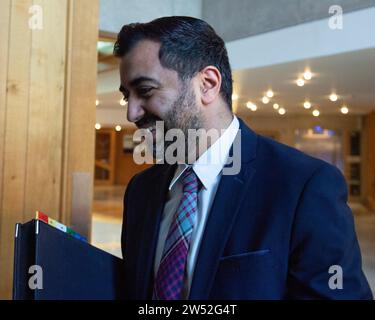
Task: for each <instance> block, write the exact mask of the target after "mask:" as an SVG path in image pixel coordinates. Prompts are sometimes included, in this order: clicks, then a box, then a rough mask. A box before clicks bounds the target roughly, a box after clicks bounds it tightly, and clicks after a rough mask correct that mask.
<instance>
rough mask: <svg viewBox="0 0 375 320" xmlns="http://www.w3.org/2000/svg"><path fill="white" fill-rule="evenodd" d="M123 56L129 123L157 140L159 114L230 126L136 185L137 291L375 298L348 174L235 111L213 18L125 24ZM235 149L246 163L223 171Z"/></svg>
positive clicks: (131, 289)
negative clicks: (256, 128)
mask: <svg viewBox="0 0 375 320" xmlns="http://www.w3.org/2000/svg"><path fill="white" fill-rule="evenodd" d="M115 55H116V56H118V57H120V59H121V63H120V76H121V86H120V90H121V91H122V92H123V94H124V98H125V99H126V100H127V101H128V110H127V117H128V120H129V121H131V122H134V123H135V124H136V125H137V126H138V127H139V128H148V129H149V130H150V131H151V132H153V138H154V139H153V142H156V140H157V139H156V135H155V130H154V129H155V124H156V122H157V121H163V123H164V124H165V129H166V130H170V129H174V128H177V129H181V131H182V132H183V133H187V132H188V130H189V129H195V130H199V129H204V130H207V131H208V130H211V129H215V130H217V132H220V133H221V134H220V136H219V137H217V138H216V139H213V140H211V141H210V143H209V144H208V146H207V148H206V149H203V150H201V149H200V148H198V147H196V142H197V140H194V139H192V140H189V139H187V138H186V141H185V142H187V143H186V146H187V147H188V148H190V149H191V150H193V151H194V152H191V150H187V151H186V152H185V153H184V157H185V158H184V160H185V163H181V162H180V163H177V164H169V163H166V162H164V163H163V162H162V163H161V164H155V165H154V166H152V167H151V168H149V169H147V170H145V171H143V172H141V173H139V174H137V175H136V176H134V177H133V178H132V180H131V182H130V183H129V185H128V186H127V190H126V193H125V198H124V222H123V229H122V250H123V257H124V260H125V272H126V290H127V298H128V299H371V298H372V295H371V291H370V289H369V286H368V283H367V281H366V279H365V277H364V275H363V272H362V269H361V255H360V250H359V247H358V242H357V238H356V235H355V231H354V224H353V216H352V213H351V211H350V209H349V208H348V206H347V204H346V200H347V190H346V184H345V181H344V178H343V176H342V175H341V173H340V172H339V170H338V169H336V168H335V167H333V166H331V165H329V164H328V163H325V162H323V161H321V160H318V159H314V158H312V157H309V156H307V155H305V154H303V153H301V152H299V151H297V150H295V149H292V148H290V147H287V146H285V145H282V144H280V143H277V142H275V141H273V140H271V139H268V138H265V137H262V136H260V135H257V134H256V133H254V132H253V131H252V130H251V129H250V128H248V127H247V126H246V124H245V123H244V122H243V121H241V120H240V119H238V118H237V117H235V116H234V115H233V113H232V111H231V105H232V101H231V95H232V77H231V69H230V65H229V62H228V56H227V52H226V49H225V44H224V42H223V40H222V39H221V38H220V37H219V36H218V35H217V34H216V33H215V31H214V30H213V29H212V28H211V27H210V26H209V25H208V24H207V23H205V22H204V21H202V20H199V19H195V18H190V17H165V18H160V19H156V20H154V21H151V22H150V23H145V24H131V25H126V26H124V27H123V28H122V30H121V31H120V33H119V34H118V39H117V43H116V45H115ZM238 138H239V140H237V139H238ZM165 140H167V139H165ZM236 141H240V149H239V150H240V152H238V150H237V151H236V150H235V144H236ZM159 142H160V141H159ZM191 153H193V154H196V157H195V158H193V161H191V162H189V161H188V160H189V159H190V158H189V156H190V154H191ZM230 156H233V158H234V159H235V158H236V157H239V159H240V169H239V172H237V173H235V174H224V170H225V169H226V164H227V162H226V161H227V159H228V158H229V157H230ZM212 158H214V159H216V160H218V161H215V162H212V161H211V162H210V161H208V162H207V161H206V160H207V159H212ZM182 162H183V161H182Z"/></svg>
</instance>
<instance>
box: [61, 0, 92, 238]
mask: <svg viewBox="0 0 375 320" xmlns="http://www.w3.org/2000/svg"><path fill="white" fill-rule="evenodd" d="M98 10H99V5H98V1H97V0H95V1H93V0H80V1H69V17H70V20H69V26H68V37H69V47H70V48H75V50H68V52H67V70H66V89H67V90H66V95H65V100H66V105H67V109H66V110H65V116H64V117H65V118H64V124H65V126H64V149H63V182H62V206H61V210H60V212H61V217H60V219H61V220H62V221H64V223H66V224H69V225H71V221H72V215H74V214H75V212H77V214H80V215H82V214H85V215H86V217H81V218H80V219H79V220H80V221H83V220H85V221H87V222H88V224H87V225H86V230H82V229H81V227H80V228H79V229H80V230H81V232H82V231H83V232H82V233H83V234H84V235H86V236H87V237H88V238H89V237H90V231H91V203H92V194H93V192H92V189H93V170H94V163H95V121H96V105H95V100H96V77H97V54H96V43H97V40H98V21H99V20H98V15H99V11H98ZM78 30H79V32H78ZM93 53H94V54H93ZM82 141H84V142H85V143H84V144H82ZM75 173H87V174H90V176H91V182H90V186H89V187H90V190H91V192H90V194H91V197H90V198H89V199H86V201H88V202H89V203H90V206H88V208H87V210H85V211H84V212H83V211H82V210H81V209H80V208H77V210H75V208H76V207H78V206H79V204H76V203H74V202H73V197H72V192H80V191H79V190H72V179H73V175H74V174H75ZM85 194H86V193H85ZM82 196H84V195H82ZM73 220H75V219H73ZM77 220H78V219H77ZM73 227H74V226H73Z"/></svg>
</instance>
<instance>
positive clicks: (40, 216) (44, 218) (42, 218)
mask: <svg viewBox="0 0 375 320" xmlns="http://www.w3.org/2000/svg"><path fill="white" fill-rule="evenodd" d="M36 219H38V220H40V221H43V222H45V223H48V216H47V215H46V214H44V213H43V212H41V211H37V212H36Z"/></svg>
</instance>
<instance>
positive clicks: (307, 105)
mask: <svg viewBox="0 0 375 320" xmlns="http://www.w3.org/2000/svg"><path fill="white" fill-rule="evenodd" d="M312 77H313V74H312V73H311V71H310V70H306V71H305V72H304V73H303V75H302V77H300V78H298V79H297V80H296V84H297V86H299V87H303V86H304V85H305V83H306V81H309V80H311V79H312ZM274 95H275V94H274V92H273V91H272V90H271V89H269V90H268V91H267V92H266V94H265V95H264V96H263V97H262V99H261V101H262V102H263V104H268V103H269V102H270V99H271V98H273V96H274ZM232 99H233V100H237V99H238V95H237V94H233V95H232ZM338 99H339V97H338V95H337V94H336V93H334V92H332V93H331V95H330V96H329V100H331V101H332V102H336V101H337V100H338ZM246 107H247V108H248V109H250V110H251V111H256V110H257V109H258V107H257V105H256V104H255V103H253V102H251V101H248V102H247V103H246ZM303 107H304V108H305V109H307V110H308V109H311V107H312V104H311V102H310V101H308V100H306V101H305V102H304V103H303ZM273 109H274V110H277V112H278V113H279V114H280V115H284V114H285V113H286V110H285V108H282V107H280V105H279V104H278V103H274V104H273ZM340 111H341V113H342V114H348V113H349V108H348V107H347V106H346V105H343V106H342V107H341V108H340ZM312 115H313V116H314V117H319V115H320V111H319V110H318V109H316V108H315V109H314V110H313V111H312Z"/></svg>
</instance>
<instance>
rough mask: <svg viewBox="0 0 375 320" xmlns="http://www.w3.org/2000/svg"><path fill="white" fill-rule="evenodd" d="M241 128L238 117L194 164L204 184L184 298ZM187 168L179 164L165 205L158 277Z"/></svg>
mask: <svg viewBox="0 0 375 320" xmlns="http://www.w3.org/2000/svg"><path fill="white" fill-rule="evenodd" d="M238 129H239V121H238V119H237V118H236V116H234V117H233V120H232V122H231V124H230V125H229V127H228V128H227V129H226V130H225V131H224V132H223V133H222V134H221V136H220V137H219V139H217V140H216V141H215V142H214V143H213V144H212V146H211V147H210V148H209V149H207V150H206V151H205V152H204V153H203V154H202V155H201V156H200V157H199V158H198V159H197V160H196V161H195V162H194V163H193V165H192V167H193V170H194V172H195V174H196V175H197V177H198V179H199V180H200V182H201V183H202V188H201V190H200V191H199V194H198V212H197V219H196V224H195V226H194V228H193V232H192V235H191V240H190V248H189V252H188V257H187V270H186V271H187V274H186V277H185V279H184V291H183V298H184V299H187V298H188V296H189V292H190V286H191V281H192V278H193V273H194V268H195V263H196V260H197V256H198V251H199V246H200V242H201V240H202V236H203V232H204V228H205V225H206V222H207V217H208V214H209V212H210V209H211V206H212V203H213V200H214V198H215V194H216V190H217V187H218V185H219V181H220V178H221V174H222V169H223V167H224V165H225V164H226V162H227V159H228V155H229V150H230V148H231V146H232V144H233V141H234V138H235V137H236V134H237V132H238ZM187 168H188V165H186V164H179V165H178V166H177V168H176V172H175V174H174V177H173V179H172V181H171V183H170V185H169V192H168V196H167V201H166V203H165V206H164V211H163V216H162V220H161V224H160V231H159V239H158V243H157V247H156V256H155V262H154V276H156V274H157V271H158V268H159V264H160V260H161V257H162V254H163V249H164V243H165V240H166V238H167V234H168V230H169V226H170V224H171V222H172V219H173V216H174V214H175V212H176V210H177V208H178V205H179V203H180V200H181V198H182V182H181V179H180V176H181V175H182V173H183V172H184V171H185V170H186V169H187Z"/></svg>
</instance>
